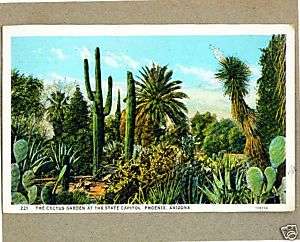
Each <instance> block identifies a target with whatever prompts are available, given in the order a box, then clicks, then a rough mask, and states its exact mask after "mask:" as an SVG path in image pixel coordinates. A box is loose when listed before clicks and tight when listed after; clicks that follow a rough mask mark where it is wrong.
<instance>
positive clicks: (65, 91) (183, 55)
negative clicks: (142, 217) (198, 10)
mask: <svg viewBox="0 0 300 242" xmlns="http://www.w3.org/2000/svg"><path fill="white" fill-rule="evenodd" d="M294 41H295V40H294V29H293V28H292V27H291V26H289V25H237V24H236V25H175V24H170V25H31V26H30V25H25V26H6V27H4V28H3V82H2V90H3V93H2V94H3V102H2V105H3V106H2V110H3V126H2V132H3V140H2V141H3V164H2V167H3V207H4V212H6V213H105V212H117V213H124V212H125V213H128V212H129V213H136V212H260V211H262V212H284V211H293V210H294V208H295V42H294Z"/></svg>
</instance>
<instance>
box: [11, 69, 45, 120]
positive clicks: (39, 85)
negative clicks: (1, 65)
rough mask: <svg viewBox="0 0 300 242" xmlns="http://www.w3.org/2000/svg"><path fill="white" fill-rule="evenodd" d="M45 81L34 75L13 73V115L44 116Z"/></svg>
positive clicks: (13, 71) (14, 71) (15, 71)
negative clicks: (42, 99) (42, 100)
mask: <svg viewBox="0 0 300 242" xmlns="http://www.w3.org/2000/svg"><path fill="white" fill-rule="evenodd" d="M42 91H43V81H42V80H40V79H38V78H35V77H33V76H26V75H24V74H20V72H19V71H17V70H12V73H11V115H12V117H13V118H14V117H18V116H24V117H26V118H28V117H32V116H34V117H35V118H39V117H42V114H43V112H44V106H43V105H42V103H41V98H42Z"/></svg>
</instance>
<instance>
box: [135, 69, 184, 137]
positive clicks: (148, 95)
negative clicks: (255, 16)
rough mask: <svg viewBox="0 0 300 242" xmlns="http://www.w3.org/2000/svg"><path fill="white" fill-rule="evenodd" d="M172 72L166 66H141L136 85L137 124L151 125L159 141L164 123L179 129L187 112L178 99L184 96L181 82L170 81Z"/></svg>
mask: <svg viewBox="0 0 300 242" xmlns="http://www.w3.org/2000/svg"><path fill="white" fill-rule="evenodd" d="M172 75H173V71H172V70H168V67H167V66H163V67H161V66H159V65H155V64H154V63H153V65H152V66H151V67H148V66H145V67H143V68H142V71H140V77H139V81H137V82H136V85H137V89H136V98H137V120H138V121H139V122H141V123H142V124H145V123H148V124H149V125H151V129H152V131H153V134H154V136H156V137H154V138H159V135H160V133H161V132H160V129H161V127H162V126H166V125H167V122H170V121H171V123H173V124H175V125H179V124H180V123H182V122H184V121H185V120H186V119H187V115H186V113H187V108H186V106H185V104H184V103H182V102H181V100H182V99H185V98H188V96H187V95H186V94H185V93H183V92H181V91H180V89H181V86H180V84H181V83H182V81H179V80H175V81H174V80H172Z"/></svg>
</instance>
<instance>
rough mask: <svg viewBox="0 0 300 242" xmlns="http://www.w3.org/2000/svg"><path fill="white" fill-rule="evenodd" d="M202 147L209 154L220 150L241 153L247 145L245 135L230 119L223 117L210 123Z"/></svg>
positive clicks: (205, 131)
mask: <svg viewBox="0 0 300 242" xmlns="http://www.w3.org/2000/svg"><path fill="white" fill-rule="evenodd" d="M204 135H205V138H204V141H203V146H202V149H203V150H204V151H205V153H207V154H208V155H212V154H214V153H215V154H217V153H218V152H220V151H226V152H231V153H240V152H242V151H243V149H244V146H245V136H244V135H243V133H242V132H241V130H240V129H239V128H238V127H237V126H236V125H235V123H234V122H233V121H231V120H230V119H222V120H221V121H219V122H218V121H215V122H213V123H211V124H209V125H208V127H207V128H206V129H205V130H204Z"/></svg>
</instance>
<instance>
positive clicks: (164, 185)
mask: <svg viewBox="0 0 300 242" xmlns="http://www.w3.org/2000/svg"><path fill="white" fill-rule="evenodd" d="M180 195H181V183H180V180H179V179H177V178H176V177H174V175H173V174H169V175H168V176H167V179H166V181H164V182H159V183H155V184H154V185H153V186H152V187H151V188H150V189H149V190H148V191H147V192H146V194H144V192H143V190H142V189H141V188H139V191H138V193H136V194H135V196H134V197H133V198H130V199H129V203H139V204H175V203H177V202H178V199H180Z"/></svg>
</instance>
